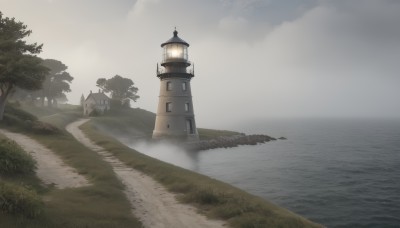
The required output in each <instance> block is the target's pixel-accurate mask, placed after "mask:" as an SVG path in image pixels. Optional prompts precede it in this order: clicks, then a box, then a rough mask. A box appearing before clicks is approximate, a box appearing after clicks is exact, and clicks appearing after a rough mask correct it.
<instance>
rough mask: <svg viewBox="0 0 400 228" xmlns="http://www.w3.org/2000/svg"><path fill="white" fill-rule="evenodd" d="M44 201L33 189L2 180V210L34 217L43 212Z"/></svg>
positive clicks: (0, 195)
mask: <svg viewBox="0 0 400 228" xmlns="http://www.w3.org/2000/svg"><path fill="white" fill-rule="evenodd" d="M43 207H44V205H43V202H42V200H41V199H40V197H39V196H38V195H37V194H36V193H35V192H34V191H32V190H29V189H27V188H24V187H22V186H18V185H15V184H9V183H1V182H0V211H2V212H5V213H8V214H18V215H22V216H25V217H29V218H34V217H37V216H38V215H40V214H41V213H42V212H43Z"/></svg>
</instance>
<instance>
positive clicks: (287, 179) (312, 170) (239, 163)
mask: <svg viewBox="0 0 400 228" xmlns="http://www.w3.org/2000/svg"><path fill="white" fill-rule="evenodd" d="M230 130H237V131H241V132H245V133H249V134H251V133H253V134H255V133H262V134H267V135H270V136H273V137H281V136H284V137H286V138H287V140H278V141H273V142H267V143H265V144H260V145H256V146H239V147H236V148H229V149H213V150H208V151H201V152H197V153H193V152H192V153H190V152H186V151H183V150H181V149H179V148H177V147H174V146H172V145H169V146H165V145H147V144H144V143H139V144H133V145H130V146H131V147H133V148H135V149H137V150H139V151H141V152H143V153H145V154H148V155H150V156H152V157H155V158H158V159H160V160H163V161H166V162H169V163H172V164H175V165H178V166H181V167H183V168H186V169H190V170H193V171H195V172H198V173H202V174H205V175H208V176H210V177H213V178H216V179H218V180H221V181H224V182H226V183H229V184H231V185H234V186H236V187H238V188H241V189H243V190H245V191H247V192H250V193H252V194H254V195H257V196H260V197H263V198H265V199H266V200H268V201H271V202H273V203H275V204H277V205H279V206H282V207H285V208H287V209H289V210H291V211H293V212H295V213H297V214H299V215H302V216H304V217H306V218H309V219H310V220H312V221H315V222H318V223H321V224H323V225H325V226H327V227H352V228H353V227H400V120H377V119H271V120H262V121H260V120H258V121H254V122H248V123H242V124H239V125H237V126H232V127H230Z"/></svg>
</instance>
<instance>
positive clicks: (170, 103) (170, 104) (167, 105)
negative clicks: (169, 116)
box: [166, 102, 172, 112]
mask: <svg viewBox="0 0 400 228" xmlns="http://www.w3.org/2000/svg"><path fill="white" fill-rule="evenodd" d="M166 111H167V112H171V111H172V102H167V104H166Z"/></svg>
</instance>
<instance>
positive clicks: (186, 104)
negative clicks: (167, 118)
mask: <svg viewBox="0 0 400 228" xmlns="http://www.w3.org/2000/svg"><path fill="white" fill-rule="evenodd" d="M189 111H190V104H189V102H188V103H185V112H189Z"/></svg>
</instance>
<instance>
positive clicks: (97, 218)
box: [0, 107, 141, 228]
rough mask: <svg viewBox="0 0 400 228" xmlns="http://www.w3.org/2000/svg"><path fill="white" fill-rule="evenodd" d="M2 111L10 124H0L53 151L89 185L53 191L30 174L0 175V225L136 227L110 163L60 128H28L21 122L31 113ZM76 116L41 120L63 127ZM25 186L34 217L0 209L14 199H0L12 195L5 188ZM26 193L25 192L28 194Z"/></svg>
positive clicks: (59, 115) (60, 115)
mask: <svg viewBox="0 0 400 228" xmlns="http://www.w3.org/2000/svg"><path fill="white" fill-rule="evenodd" d="M7 114H8V115H10V116H13V117H14V118H12V119H11V122H12V124H11V125H10V122H1V124H0V127H1V128H7V129H10V130H13V131H16V132H21V133H23V134H26V135H28V136H30V137H32V138H34V139H36V140H37V141H39V142H40V143H41V144H43V145H45V146H46V147H48V148H50V149H51V150H53V151H54V152H55V153H56V154H58V155H59V156H60V157H61V158H62V159H63V160H64V162H65V163H67V164H68V165H70V166H72V167H73V168H75V169H76V170H77V171H78V172H79V173H80V174H82V175H85V176H86V177H87V178H88V179H89V181H90V183H91V185H90V186H87V187H81V188H69V189H63V190H59V189H56V188H54V187H52V186H44V185H42V184H41V182H40V180H38V179H37V178H36V177H35V176H34V175H27V174H24V175H4V174H0V227H7V228H8V227H10V228H14V227H15V228H17V227H18V228H19V227H28V228H31V227H32V228H44V227H49V228H54V227H71V228H72V227H74V228H75V227H82V228H84V227H85V228H97V227H104V228H109V227H115V228H119V227H141V224H140V222H139V221H138V220H137V219H136V218H135V217H134V216H133V215H132V213H131V207H130V204H129V202H128V200H127V199H126V197H125V195H124V194H123V185H122V184H121V182H120V181H119V180H118V179H117V178H116V176H115V174H114V172H113V170H112V168H111V167H110V165H109V164H108V163H106V162H104V161H103V160H102V159H101V158H100V157H99V155H98V154H97V153H95V152H93V151H91V150H89V149H87V148H86V147H84V146H83V145H81V144H80V143H78V142H77V141H76V140H75V139H74V138H73V137H72V136H71V135H69V134H68V133H66V132H65V131H62V130H60V129H59V130H58V131H56V132H52V133H49V132H47V133H38V132H37V131H33V130H32V128H31V127H30V124H26V123H27V122H28V123H31V122H33V121H35V120H34V119H35V118H36V117H34V116H31V115H29V114H28V113H25V112H23V111H21V110H19V109H18V108H15V107H8V109H7ZM76 117H78V115H77V114H76V113H75V114H74V113H71V112H65V113H63V112H61V113H60V112H59V113H56V114H52V116H49V117H43V119H46V121H47V122H48V123H54V124H56V125H58V127H60V128H63V127H64V126H65V125H66V124H67V123H68V122H69V121H73V120H74V119H75V118H76ZM8 121H10V120H8ZM0 137H1V136H0ZM0 139H1V138H0ZM0 143H3V142H2V141H1V140H0ZM4 186H5V187H4ZM9 189H11V191H10V190H9ZM21 189H22V190H21ZM24 189H25V190H24ZM26 190H29V191H32V192H34V193H32V194H37V195H38V196H39V197H40V199H41V202H42V203H43V210H42V213H40V214H39V215H38V216H36V217H35V218H31V217H29V216H24V215H23V214H22V213H11V212H12V211H11V212H10V211H8V210H6V209H5V208H4V207H3V206H2V205H3V204H2V203H1V202H15V201H16V200H11V201H10V200H8V201H2V199H4V197H5V196H7V197H8V198H10V199H15V197H14V196H13V195H11V196H10V192H26ZM26 194H28V195H29V192H28V193H26ZM18 202H19V201H18ZM7 205H10V204H7ZM22 208H26V206H23V207H22Z"/></svg>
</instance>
